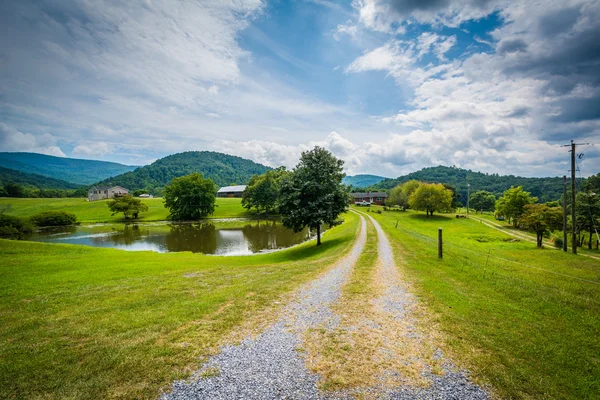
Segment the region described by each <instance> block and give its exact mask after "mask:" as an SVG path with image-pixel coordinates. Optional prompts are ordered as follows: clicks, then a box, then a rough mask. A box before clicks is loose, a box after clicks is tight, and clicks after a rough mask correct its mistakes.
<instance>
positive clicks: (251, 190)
mask: <svg viewBox="0 0 600 400" xmlns="http://www.w3.org/2000/svg"><path fill="white" fill-rule="evenodd" d="M285 173H287V171H286V170H285V167H281V168H278V169H276V170H273V171H267V172H265V173H264V174H262V175H254V176H252V178H250V182H248V186H246V189H245V190H244V193H242V207H244V208H246V209H248V210H250V209H251V208H255V209H256V211H257V212H261V210H262V211H265V212H266V213H269V212H271V211H273V210H275V209H276V208H277V206H278V204H277V203H278V197H279V184H280V180H281V178H282V176H283V175H284V174H285Z"/></svg>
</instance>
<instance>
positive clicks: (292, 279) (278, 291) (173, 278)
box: [0, 213, 358, 399]
mask: <svg viewBox="0 0 600 400" xmlns="http://www.w3.org/2000/svg"><path fill="white" fill-rule="evenodd" d="M89 218H91V217H89ZM98 218H101V217H98ZM345 219H346V222H345V223H344V224H342V225H341V226H338V227H335V228H333V229H331V230H329V231H328V232H326V234H325V236H324V240H323V245H322V246H320V247H316V246H315V242H314V241H311V242H308V243H305V244H302V245H300V246H297V247H294V248H291V249H288V250H284V251H281V252H276V253H271V254H265V255H256V256H250V257H214V256H203V255H197V254H191V253H169V254H156V253H152V252H126V251H119V250H111V249H97V248H92V247H85V246H75V245H48V244H41V243H31V242H21V241H9V240H0V299H2V301H1V303H0V360H2V362H0V398H9V399H11V398H15V399H16V398H23V399H42V398H43V399H101V398H156V397H158V395H159V394H160V392H161V390H163V389H168V388H169V386H170V384H171V382H172V381H173V380H175V379H182V378H185V377H187V376H189V375H190V373H191V372H193V371H195V370H196V369H197V368H198V367H199V365H200V362H201V360H202V359H203V357H205V356H206V355H208V354H210V352H211V351H212V350H213V349H214V348H215V346H216V345H218V344H219V340H222V338H223V337H224V336H225V335H227V334H228V333H229V332H231V331H232V330H233V329H234V328H236V327H239V326H240V325H241V324H242V323H244V321H247V320H248V319H251V318H253V316H254V317H255V316H256V315H257V314H259V313H260V312H264V310H265V308H267V307H269V306H272V304H273V302H274V301H275V300H276V299H278V298H279V297H280V296H281V295H283V294H285V293H289V292H290V291H291V290H293V289H294V288H296V287H297V286H298V285H299V284H301V283H303V282H306V281H307V280H309V279H312V278H314V277H316V276H317V274H318V273H319V272H321V271H323V270H324V269H325V268H326V267H327V266H328V265H330V264H331V263H332V262H333V261H334V260H335V259H337V258H338V257H340V256H341V255H343V254H344V253H345V252H346V251H347V250H348V249H349V245H350V244H351V242H352V241H353V239H354V236H355V233H356V229H357V224H358V217H356V216H355V215H353V214H352V213H349V214H347V215H346V216H345Z"/></svg>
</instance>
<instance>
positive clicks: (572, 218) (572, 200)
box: [571, 140, 577, 254]
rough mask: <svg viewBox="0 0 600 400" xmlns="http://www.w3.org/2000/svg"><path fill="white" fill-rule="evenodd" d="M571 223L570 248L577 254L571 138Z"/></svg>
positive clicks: (573, 165)
mask: <svg viewBox="0 0 600 400" xmlns="http://www.w3.org/2000/svg"><path fill="white" fill-rule="evenodd" d="M571 224H573V233H572V243H571V248H572V249H573V254H577V233H576V231H577V222H576V219H575V143H573V141H572V140H571Z"/></svg>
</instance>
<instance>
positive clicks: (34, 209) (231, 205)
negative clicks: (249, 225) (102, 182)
mask: <svg viewBox="0 0 600 400" xmlns="http://www.w3.org/2000/svg"><path fill="white" fill-rule="evenodd" d="M107 201H108V200H99V201H87V199H81V198H76V199H17V198H6V197H3V198H0V206H1V205H5V204H10V205H11V208H10V210H8V211H7V212H6V214H10V215H16V216H18V217H30V216H32V215H34V214H37V213H40V212H42V211H49V210H62V211H68V212H71V213H73V214H75V215H76V216H77V221H79V222H119V221H124V219H123V214H118V215H115V216H111V212H110V210H109V209H108V207H107V205H106V203H107ZM142 201H143V202H144V203H145V204H147V205H148V211H147V212H143V213H141V214H140V218H139V219H138V220H139V221H163V220H166V219H167V217H168V215H169V210H167V209H166V208H165V207H164V204H163V199H162V198H154V199H142ZM216 205H217V207H216V208H215V213H214V214H213V215H211V216H209V217H210V218H237V217H248V216H252V213H250V212H248V211H247V210H246V209H244V208H243V207H242V200H241V199H236V198H217V201H216Z"/></svg>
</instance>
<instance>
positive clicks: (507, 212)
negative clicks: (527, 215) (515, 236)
mask: <svg viewBox="0 0 600 400" xmlns="http://www.w3.org/2000/svg"><path fill="white" fill-rule="evenodd" d="M536 201H537V197H532V196H531V195H530V193H529V192H526V191H524V190H523V188H522V187H521V186H517V187H514V186H511V188H510V189H508V190H506V191H505V192H504V196H502V197H500V198H499V199H498V200H497V201H496V215H501V216H503V217H505V218H507V219H508V222H509V223H510V221H511V220H512V223H513V226H514V227H515V228H516V227H517V226H519V218H520V217H521V215H522V214H523V212H524V211H525V209H524V207H525V206H526V205H527V204H533V203H535V202H536Z"/></svg>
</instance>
